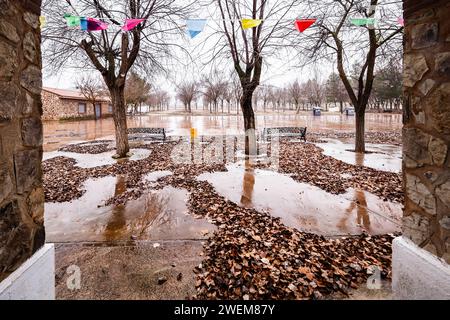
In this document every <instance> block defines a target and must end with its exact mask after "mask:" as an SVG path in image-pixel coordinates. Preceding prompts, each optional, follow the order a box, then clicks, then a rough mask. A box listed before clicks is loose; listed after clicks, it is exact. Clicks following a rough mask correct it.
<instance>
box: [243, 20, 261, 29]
mask: <svg viewBox="0 0 450 320" xmlns="http://www.w3.org/2000/svg"><path fill="white" fill-rule="evenodd" d="M261 22H262V20H259V19H242V20H241V23H242V29H244V30H247V29H251V28H255V27H257V26H259V25H260V24H261Z"/></svg>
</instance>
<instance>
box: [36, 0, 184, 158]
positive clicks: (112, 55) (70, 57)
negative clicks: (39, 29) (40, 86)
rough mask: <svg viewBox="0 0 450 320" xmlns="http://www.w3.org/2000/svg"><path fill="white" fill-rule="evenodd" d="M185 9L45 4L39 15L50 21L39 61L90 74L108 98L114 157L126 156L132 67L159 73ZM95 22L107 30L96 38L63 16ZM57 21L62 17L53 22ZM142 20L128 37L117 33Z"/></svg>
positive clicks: (138, 1) (137, 3)
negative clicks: (126, 23)
mask: <svg viewBox="0 0 450 320" xmlns="http://www.w3.org/2000/svg"><path fill="white" fill-rule="evenodd" d="M188 7H189V5H183V6H176V5H175V3H174V1H173V0H126V1H125V0H124V1H109V0H77V1H70V0H66V1H61V0H44V3H43V14H44V15H46V16H48V17H55V18H54V19H49V21H48V23H47V26H46V28H44V29H43V33H42V35H43V39H44V52H45V54H44V56H45V57H46V60H47V61H46V62H47V65H48V66H51V67H52V68H53V69H55V70H57V69H59V68H61V67H64V66H72V67H75V66H76V67H79V68H84V69H87V68H95V69H96V70H98V71H99V72H100V74H101V75H102V77H103V80H104V82H105V84H106V86H107V87H108V89H109V92H110V94H111V99H112V104H113V114H114V124H115V131H116V149H117V150H116V151H117V155H116V157H125V156H126V155H127V153H128V151H129V145H128V136H127V123H126V104H125V83H126V79H127V74H128V72H129V70H130V69H131V67H133V66H134V68H135V70H137V71H145V73H146V74H151V73H155V72H156V70H163V69H164V59H165V58H166V57H168V56H170V55H171V52H172V51H173V50H171V49H172V48H171V45H172V43H173V42H171V41H170V39H171V37H172V36H173V35H174V34H178V33H180V31H181V28H180V26H179V25H178V24H177V23H176V21H179V19H180V18H184V17H185V13H186V11H187V8H188ZM65 12H70V13H72V14H73V15H76V16H83V17H91V18H97V19H99V20H102V21H104V22H106V23H108V24H109V28H108V29H106V30H102V31H98V32H86V31H82V30H80V29H79V28H69V27H67V26H66V25H65V22H64V19H62V17H61V15H62V13H65ZM57 17H61V19H58V18H57ZM127 18H129V19H131V18H135V19H139V18H142V19H145V21H143V22H142V23H141V24H139V25H138V26H136V28H134V29H133V30H131V31H129V32H122V29H121V26H122V25H123V22H124V20H125V19H127Z"/></svg>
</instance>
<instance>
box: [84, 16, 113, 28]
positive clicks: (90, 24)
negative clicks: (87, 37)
mask: <svg viewBox="0 0 450 320" xmlns="http://www.w3.org/2000/svg"><path fill="white" fill-rule="evenodd" d="M85 20H86V23H87V29H86V30H87V31H102V30H105V29H108V24H107V23H104V22H103V21H100V20H97V19H94V18H85ZM81 26H82V27H83V24H81Z"/></svg>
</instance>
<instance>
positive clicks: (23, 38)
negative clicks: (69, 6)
mask: <svg viewBox="0 0 450 320" xmlns="http://www.w3.org/2000/svg"><path fill="white" fill-rule="evenodd" d="M40 6H41V0H0V282H1V280H3V279H4V278H6V277H7V276H8V275H9V274H10V273H12V272H13V271H14V270H16V269H17V268H18V267H19V266H20V265H21V264H22V263H23V262H24V261H25V260H27V259H28V258H29V257H30V256H32V255H33V253H34V252H35V251H36V250H38V249H39V248H41V247H42V246H43V244H44V241H45V232H44V226H43V225H44V221H43V219H44V192H43V189H42V173H41V160H42V123H41V119H40V117H41V113H42V111H41V110H42V104H41V89H42V76H41V66H42V65H41V50H40V43H41V38H40V26H39V15H40V10H41V9H40Z"/></svg>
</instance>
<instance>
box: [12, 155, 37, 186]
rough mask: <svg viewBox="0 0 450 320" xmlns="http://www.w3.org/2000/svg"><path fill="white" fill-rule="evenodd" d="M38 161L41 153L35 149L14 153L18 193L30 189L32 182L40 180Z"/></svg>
mask: <svg viewBox="0 0 450 320" xmlns="http://www.w3.org/2000/svg"><path fill="white" fill-rule="evenodd" d="M40 162H41V155H40V152H39V150H36V149H33V150H24V151H19V152H17V153H16V154H15V156H14V165H15V168H16V184H17V193H18V194H22V193H24V192H26V191H30V190H31V187H32V186H33V184H34V183H36V182H38V181H40V176H39V174H40V170H39V164H40Z"/></svg>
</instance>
